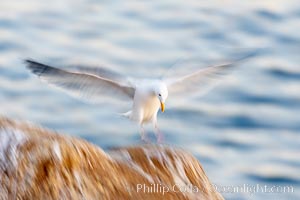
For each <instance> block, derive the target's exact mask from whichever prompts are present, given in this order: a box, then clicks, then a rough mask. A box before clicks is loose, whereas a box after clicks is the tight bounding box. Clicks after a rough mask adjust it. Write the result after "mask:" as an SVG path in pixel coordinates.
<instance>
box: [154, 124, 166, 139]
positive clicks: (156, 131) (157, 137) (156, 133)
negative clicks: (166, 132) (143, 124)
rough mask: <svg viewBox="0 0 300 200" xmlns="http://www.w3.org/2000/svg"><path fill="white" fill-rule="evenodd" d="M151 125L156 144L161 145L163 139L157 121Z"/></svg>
mask: <svg viewBox="0 0 300 200" xmlns="http://www.w3.org/2000/svg"><path fill="white" fill-rule="evenodd" d="M153 124H154V132H155V135H156V139H157V143H163V141H164V137H163V134H162V132H161V131H160V130H159V128H158V125H157V121H155V122H154V123H153Z"/></svg>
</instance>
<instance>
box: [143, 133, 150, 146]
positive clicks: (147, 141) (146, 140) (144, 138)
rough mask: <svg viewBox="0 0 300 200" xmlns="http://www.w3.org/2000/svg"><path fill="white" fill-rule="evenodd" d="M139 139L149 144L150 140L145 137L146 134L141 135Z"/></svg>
mask: <svg viewBox="0 0 300 200" xmlns="http://www.w3.org/2000/svg"><path fill="white" fill-rule="evenodd" d="M141 140H142V141H143V142H144V143H146V144H149V143H150V142H151V141H150V140H149V138H148V137H146V136H144V135H143V136H142V137H141Z"/></svg>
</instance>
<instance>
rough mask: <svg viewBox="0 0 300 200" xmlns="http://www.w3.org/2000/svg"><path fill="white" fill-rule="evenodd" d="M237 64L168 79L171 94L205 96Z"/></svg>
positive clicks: (209, 68)
mask: <svg viewBox="0 0 300 200" xmlns="http://www.w3.org/2000/svg"><path fill="white" fill-rule="evenodd" d="M234 64H235V63H224V64H221V65H216V66H210V67H207V68H204V69H200V70H198V71H196V72H194V73H191V74H188V75H185V76H182V77H178V78H168V79H166V80H164V81H165V83H166V84H167V87H168V91H169V94H170V95H172V96H174V95H175V96H176V95H178V96H182V97H186V96H187V95H188V96H194V95H197V94H203V93H204V92H206V91H207V90H208V89H210V88H211V87H212V86H214V85H215V84H216V83H217V82H218V81H219V80H220V78H222V77H223V76H224V75H226V74H228V72H229V71H230V69H231V68H233V66H234Z"/></svg>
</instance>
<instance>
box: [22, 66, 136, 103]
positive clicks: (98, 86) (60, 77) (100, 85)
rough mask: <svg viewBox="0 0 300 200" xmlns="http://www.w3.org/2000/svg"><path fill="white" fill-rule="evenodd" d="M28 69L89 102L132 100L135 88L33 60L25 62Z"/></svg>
mask: <svg viewBox="0 0 300 200" xmlns="http://www.w3.org/2000/svg"><path fill="white" fill-rule="evenodd" d="M25 63H26V65H27V68H28V69H29V70H30V71H31V72H32V73H34V74H35V75H37V76H38V77H39V78H40V79H42V80H44V81H46V82H48V83H49V84H51V85H53V86H56V87H58V88H61V89H63V90H65V91H66V92H69V93H70V94H71V95H73V96H77V97H80V98H84V99H86V100H88V101H89V102H93V103H98V102H103V99H105V98H106V97H111V98H114V99H119V100H130V99H132V98H133V97H134V93H135V88H134V87H133V86H131V85H125V84H124V83H120V82H117V81H115V80H111V79H108V78H107V77H106V78H105V77H101V76H99V75H94V74H91V73H84V72H69V71H65V70H62V69H58V68H55V67H51V66H48V65H44V64H41V63H38V62H35V61H33V60H25Z"/></svg>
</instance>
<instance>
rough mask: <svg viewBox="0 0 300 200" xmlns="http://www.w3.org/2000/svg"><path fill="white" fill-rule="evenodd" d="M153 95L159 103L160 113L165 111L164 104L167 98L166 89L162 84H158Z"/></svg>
mask: <svg viewBox="0 0 300 200" xmlns="http://www.w3.org/2000/svg"><path fill="white" fill-rule="evenodd" d="M155 95H156V96H157V98H158V100H159V101H160V109H161V111H162V112H164V111H165V102H166V100H167V98H168V89H167V86H166V85H165V84H164V83H160V84H158V85H157V87H156V89H155Z"/></svg>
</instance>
